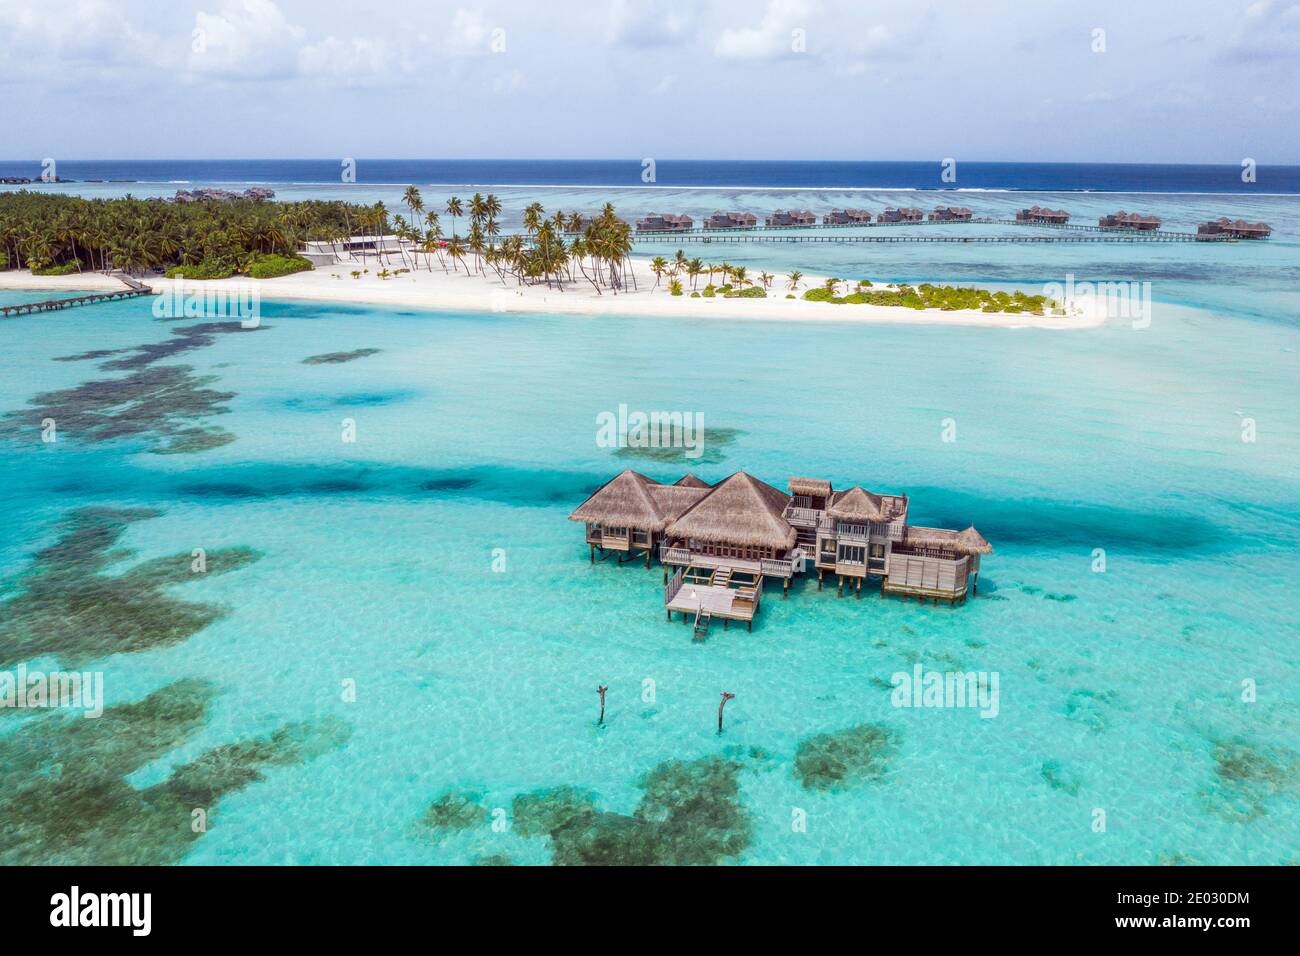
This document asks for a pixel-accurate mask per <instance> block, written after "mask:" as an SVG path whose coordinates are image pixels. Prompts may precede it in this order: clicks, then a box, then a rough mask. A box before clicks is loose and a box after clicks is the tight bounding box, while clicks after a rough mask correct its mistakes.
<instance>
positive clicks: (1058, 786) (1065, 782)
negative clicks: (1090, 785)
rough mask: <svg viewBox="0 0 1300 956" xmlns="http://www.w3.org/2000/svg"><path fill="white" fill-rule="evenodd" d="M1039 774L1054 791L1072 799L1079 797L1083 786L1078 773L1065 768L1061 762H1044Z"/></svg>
mask: <svg viewBox="0 0 1300 956" xmlns="http://www.w3.org/2000/svg"><path fill="white" fill-rule="evenodd" d="M1039 773H1040V774H1041V775H1042V778H1043V779H1044V780H1046V781H1047V784H1048V786H1050V787H1051V788H1052V789H1053V790H1060V791H1062V792H1063V793H1068V794H1069V795H1070V796H1072V797H1075V796H1078V795H1079V788H1080V787H1081V786H1082V785H1083V781H1082V779H1081V778H1080V777H1079V774H1078V773H1077V772H1075V771H1074V770H1071V769H1070V768H1068V767H1065V766H1063V765H1062V764H1061V762H1060V761H1059V760H1044V761H1043V766H1042V768H1041V769H1040V770H1039Z"/></svg>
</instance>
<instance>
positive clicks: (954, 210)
mask: <svg viewBox="0 0 1300 956" xmlns="http://www.w3.org/2000/svg"><path fill="white" fill-rule="evenodd" d="M974 215H975V214H974V213H973V212H971V211H970V210H969V209H967V208H966V207H965V206H936V207H935V208H934V212H932V213H930V221H931V222H970V221H971V219H972V218H973V217H974Z"/></svg>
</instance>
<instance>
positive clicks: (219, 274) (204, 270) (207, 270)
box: [166, 262, 235, 279]
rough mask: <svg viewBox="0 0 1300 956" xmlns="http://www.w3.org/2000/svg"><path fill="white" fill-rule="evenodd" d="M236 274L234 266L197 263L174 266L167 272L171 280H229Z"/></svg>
mask: <svg viewBox="0 0 1300 956" xmlns="http://www.w3.org/2000/svg"><path fill="white" fill-rule="evenodd" d="M234 274H235V267H234V266H232V265H230V264H229V263H221V262H197V263H194V264H193V265H186V266H172V267H171V268H170V269H168V270H167V272H166V276H167V278H169V279H178V278H179V279H229V278H230V277H231V276H232V275H234Z"/></svg>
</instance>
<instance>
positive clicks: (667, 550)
mask: <svg viewBox="0 0 1300 956" xmlns="http://www.w3.org/2000/svg"><path fill="white" fill-rule="evenodd" d="M659 560H660V561H663V562H665V563H668V562H672V563H685V564H689V563H690V560H691V549H690V548H672V547H669V546H668V542H666V541H661V542H660V543H659Z"/></svg>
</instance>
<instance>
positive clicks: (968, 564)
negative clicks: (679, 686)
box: [569, 469, 993, 637]
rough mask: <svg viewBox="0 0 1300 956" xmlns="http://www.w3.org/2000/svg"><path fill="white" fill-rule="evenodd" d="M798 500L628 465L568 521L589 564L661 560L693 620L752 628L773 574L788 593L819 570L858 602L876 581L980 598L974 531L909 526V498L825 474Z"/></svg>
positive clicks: (980, 548) (947, 597)
mask: <svg viewBox="0 0 1300 956" xmlns="http://www.w3.org/2000/svg"><path fill="white" fill-rule="evenodd" d="M789 489H790V493H788V494H787V493H786V492H784V491H781V490H780V489H777V488H774V487H773V486H771V485H769V484H767V483H765V482H763V481H760V480H759V479H757V478H755V477H753V476H752V475H749V474H747V473H745V472H743V471H738V472H736V473H735V474H733V475H731V476H730V477H729V478H726V479H725V480H723V481H720V482H718V484H716V485H710V484H708V483H707V482H705V481H702V480H700V479H698V478H696V477H695V476H694V475H689V474H688V475H686V476H684V477H683V478H681V479H679V480H678V481H677V482H675V483H674V484H671V485H665V484H661V483H659V482H657V481H654V480H652V479H650V478H647V477H646V476H645V475H642V474H639V473H637V472H635V471H632V470H631V469H628V470H625V471H623V472H620V473H619V474H618V475H616V476H615V477H614V478H612V479H610V480H609V481H608V482H606V483H605V484H604V485H602V486H601V487H600V488H598V489H597V490H596V491H595V492H594V493H593V494H592V495H591V497H589V498H588V499H587V500H586V501H584V502H583V503H582V504H581V505H579V506H578V507H577V509H575V510H574V512H573V513H572V514H571V515H570V516H569V519H570V520H571V521H580V522H582V523H583V524H584V525H585V526H586V537H587V544H588V549H589V558H590V560H591V561H592V562H595V561H596V560H598V559H599V560H602V561H603V560H605V559H606V558H607V557H608V556H609V555H611V554H613V555H616V557H617V561H618V563H624V562H626V561H632V560H637V559H641V558H644V561H645V565H646V567H649V566H650V563H651V561H652V559H653V558H654V557H655V556H658V558H659V560H660V562H661V564H662V565H663V568H664V592H663V600H664V609H665V611H666V613H667V616H668V620H670V621H671V620H672V616H673V613H674V612H678V613H680V614H681V615H682V617H683V619H684V620H693V621H694V622H695V629H696V636H697V637H702V636H704V635H707V633H708V629H709V625H710V622H711V621H712V620H713V619H715V618H716V619H719V620H721V621H722V622H723V627H724V629H725V628H726V626H727V624H728V623H729V622H730V621H743V622H745V624H746V625H747V626H748V627H749V628H750V629H751V630H752V629H753V620H754V615H755V614H757V613H758V610H759V607H760V605H761V602H762V599H763V585H764V584H765V583H766V581H767V579H769V578H776V579H779V580H780V581H781V582H782V596H783V597H786V596H788V595H789V592H790V581H791V580H792V579H793V578H794V577H795V576H796V575H802V574H809V573H814V572H815V573H816V575H817V587H818V590H821V589H822V587H823V585H824V583H825V579H826V576H827V575H834V576H835V578H836V582H837V590H838V593H839V594H840V595H843V594H844V591H845V587H846V585H847V587H848V590H849V591H850V592H851V593H856V594H857V596H858V597H859V598H861V596H862V589H863V585H864V583H865V582H866V581H867V580H868V579H869V578H873V577H874V578H878V579H879V580H880V582H881V592H882V593H883V594H899V595H904V596H910V597H916V598H919V599H921V600H925V599H930V600H933V601H934V602H935V603H936V604H937V603H938V602H939V601H947V602H948V603H949V605H954V604H957V603H961V602H964V601H965V600H966V597H967V595H968V594H974V593H975V592H976V587H977V582H978V579H979V563H980V555H983V554H988V553H989V552H991V551H992V550H993V549H992V547H991V546H990V545H989V543H988V542H987V541H986V540H985V539H984V537H983V536H982V535H981V534H980V533H979V532H978V531H976V530H975V529H974V528H973V527H971V528H967V529H966V530H964V531H952V530H948V529H945V528H925V527H919V526H913V525H908V523H907V507H908V499H907V496H906V495H880V494H873V493H872V492H869V491H867V490H865V489H863V488H861V487H858V486H854V487H852V488H849V489H846V490H843V491H836V490H835V489H834V488H832V487H831V483H830V482H829V481H826V480H824V479H819V478H792V479H790V482H789Z"/></svg>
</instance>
